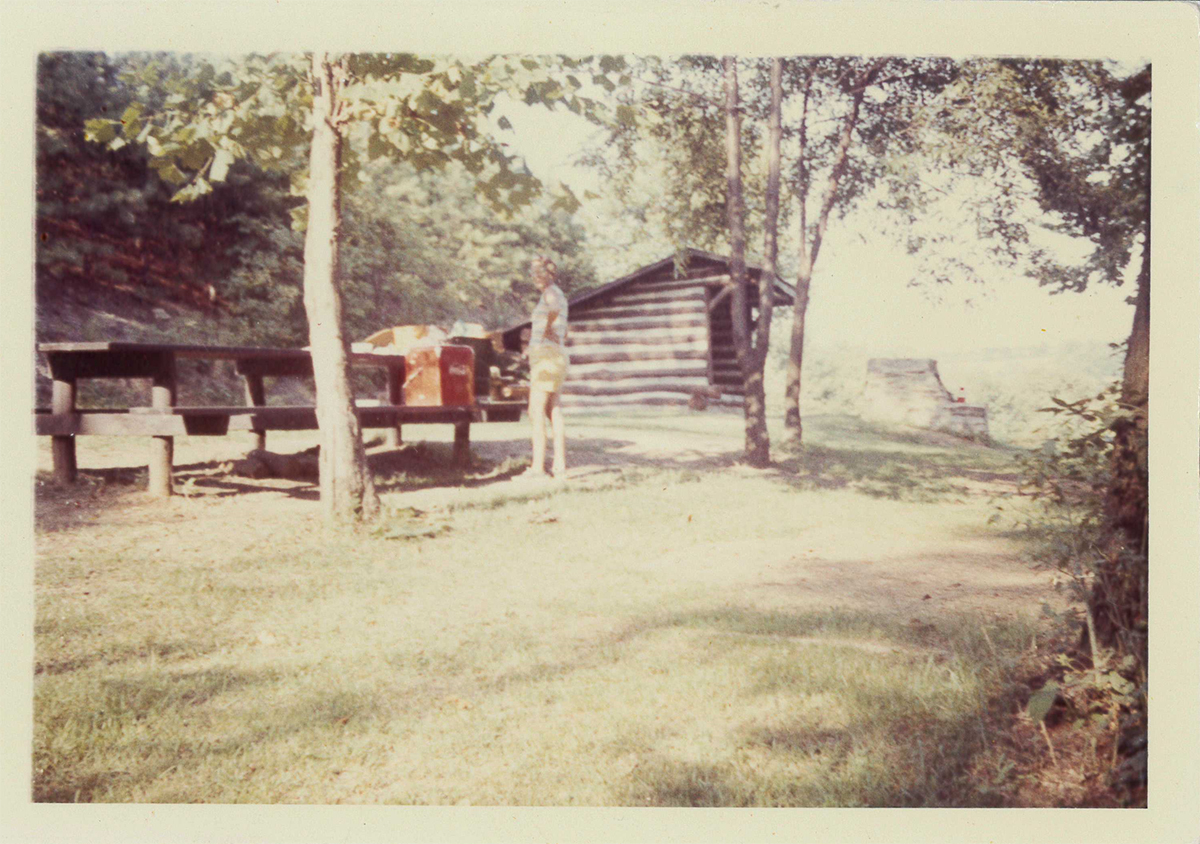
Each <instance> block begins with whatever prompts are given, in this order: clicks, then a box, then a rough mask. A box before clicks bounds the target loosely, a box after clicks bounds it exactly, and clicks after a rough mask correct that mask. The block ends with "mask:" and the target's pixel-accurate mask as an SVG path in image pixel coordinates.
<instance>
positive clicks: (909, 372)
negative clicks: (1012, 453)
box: [863, 358, 988, 439]
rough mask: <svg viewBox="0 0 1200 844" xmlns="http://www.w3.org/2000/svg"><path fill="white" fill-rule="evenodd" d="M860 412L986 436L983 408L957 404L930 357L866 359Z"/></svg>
mask: <svg viewBox="0 0 1200 844" xmlns="http://www.w3.org/2000/svg"><path fill="white" fill-rule="evenodd" d="M863 398H864V410H863V414H864V416H865V417H867V418H869V419H874V420H878V421H880V422H890V423H892V424H899V425H911V426H913V427H916V428H929V429H931V430H934V431H945V432H947V433H950V434H956V435H958V436H960V437H970V438H972V439H987V437H988V421H987V408H986V407H984V406H983V405H974V404H960V403H958V402H956V401H955V400H954V397H953V396H952V395H951V394H950V392H949V391H948V390H947V389H946V388H945V386H943V384H942V379H941V377H940V376H939V375H938V368H937V361H935V360H932V359H930V358H872V359H871V360H869V361H867V385H866V389H865V392H864V396H863Z"/></svg>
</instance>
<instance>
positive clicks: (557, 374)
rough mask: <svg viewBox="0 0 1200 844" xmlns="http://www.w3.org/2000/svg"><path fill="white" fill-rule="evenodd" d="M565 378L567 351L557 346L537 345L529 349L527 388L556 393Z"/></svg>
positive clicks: (560, 388)
mask: <svg viewBox="0 0 1200 844" xmlns="http://www.w3.org/2000/svg"><path fill="white" fill-rule="evenodd" d="M566 378H567V353H566V352H564V351H563V350H562V349H560V348H559V347H558V346H552V345H539V346H533V347H532V348H530V350H529V388H530V389H531V390H544V391H545V392H547V393H557V392H560V391H561V390H562V386H563V381H565V380H566Z"/></svg>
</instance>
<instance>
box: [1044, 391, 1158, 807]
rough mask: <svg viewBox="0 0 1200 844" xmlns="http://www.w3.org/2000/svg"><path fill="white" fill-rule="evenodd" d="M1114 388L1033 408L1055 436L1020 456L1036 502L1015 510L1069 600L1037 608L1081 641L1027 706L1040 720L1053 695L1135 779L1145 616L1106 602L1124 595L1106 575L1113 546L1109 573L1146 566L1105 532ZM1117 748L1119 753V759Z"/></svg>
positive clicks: (1117, 419) (1131, 784)
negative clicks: (1105, 738) (1099, 614)
mask: <svg viewBox="0 0 1200 844" xmlns="http://www.w3.org/2000/svg"><path fill="white" fill-rule="evenodd" d="M1119 390H1120V388H1119V385H1113V386H1112V387H1110V388H1109V389H1106V390H1103V391H1101V392H1099V393H1097V394H1096V395H1094V396H1089V397H1086V398H1083V399H1079V400H1076V401H1066V400H1064V399H1061V398H1054V399H1052V401H1053V405H1052V406H1050V407H1047V408H1043V409H1042V410H1043V412H1046V413H1050V414H1053V415H1054V416H1055V417H1057V421H1058V423H1059V424H1058V429H1059V436H1058V437H1056V438H1055V439H1053V440H1048V441H1047V442H1046V444H1045V445H1044V446H1043V447H1042V448H1041V449H1040V450H1036V451H1032V452H1030V453H1028V454H1027V455H1025V456H1024V457H1023V458H1022V463H1023V473H1022V474H1023V487H1024V488H1023V490H1022V491H1023V492H1025V493H1026V494H1028V495H1030V496H1031V497H1032V498H1033V500H1034V502H1035V505H1036V508H1035V509H1034V510H1033V511H1032V512H1031V513H1030V514H1028V515H1027V516H1026V517H1025V518H1024V525H1025V527H1026V528H1027V529H1029V530H1030V531H1031V532H1032V533H1034V534H1035V535H1036V537H1037V539H1038V542H1037V544H1036V548H1037V554H1036V560H1037V562H1039V563H1040V564H1042V565H1044V566H1047V567H1049V568H1051V569H1053V570H1054V571H1056V572H1057V573H1058V575H1059V577H1058V578H1057V580H1056V585H1057V586H1058V587H1059V588H1063V589H1067V590H1069V593H1070V595H1071V597H1072V599H1073V600H1074V604H1075V606H1076V607H1077V609H1074V610H1072V611H1070V612H1068V613H1067V614H1066V615H1065V616H1062V615H1060V614H1057V613H1054V612H1053V611H1052V610H1050V608H1049V607H1048V606H1043V611H1044V612H1046V613H1047V614H1048V615H1051V616H1055V617H1059V618H1060V619H1061V620H1063V621H1067V622H1069V621H1075V622H1076V623H1078V622H1079V621H1082V623H1083V625H1084V630H1085V636H1086V644H1087V647H1086V649H1082V648H1081V650H1080V652H1079V653H1078V654H1075V655H1069V654H1061V655H1060V656H1059V658H1058V663H1059V668H1060V669H1061V671H1062V677H1061V679H1060V680H1059V681H1057V682H1055V681H1050V682H1047V684H1046V685H1045V686H1043V688H1042V689H1040V690H1039V691H1037V692H1035V693H1034V695H1033V696H1032V698H1031V699H1030V701H1029V707H1028V710H1027V712H1028V714H1029V716H1030V717H1031V718H1032V719H1033V720H1034V721H1035V722H1042V721H1044V719H1045V718H1046V716H1047V714H1048V713H1049V712H1050V710H1051V706H1052V704H1053V703H1054V702H1055V701H1056V700H1057V699H1061V700H1062V701H1063V702H1064V703H1065V704H1066V715H1067V717H1068V718H1070V719H1071V720H1072V722H1073V723H1075V724H1079V722H1087V723H1088V724H1090V725H1091V726H1092V727H1093V728H1094V729H1097V730H1099V731H1101V732H1102V733H1111V761H1110V762H1109V766H1108V767H1109V773H1110V775H1111V776H1112V782H1113V784H1114V786H1118V787H1121V788H1137V787H1139V786H1142V785H1144V784H1145V780H1146V742H1145V735H1146V687H1147V676H1146V633H1147V623H1146V622H1147V619H1146V613H1145V610H1144V605H1143V607H1142V608H1140V609H1139V608H1129V607H1125V606H1121V607H1114V608H1111V609H1110V608H1109V607H1108V606H1107V605H1108V604H1118V603H1123V602H1124V599H1125V595H1124V593H1123V592H1121V591H1119V588H1118V586H1117V585H1114V584H1113V583H1111V579H1112V577H1113V571H1114V555H1116V560H1115V562H1116V566H1115V570H1116V571H1118V572H1135V573H1136V572H1138V571H1140V572H1145V570H1146V560H1145V554H1144V551H1137V552H1135V551H1132V550H1130V549H1128V548H1127V547H1124V546H1123V545H1118V544H1117V543H1115V542H1114V541H1113V533H1114V530H1115V528H1114V527H1113V525H1112V520H1111V518H1110V514H1109V508H1108V502H1107V498H1106V491H1107V490H1108V488H1109V486H1110V481H1111V472H1112V452H1113V443H1114V440H1115V438H1116V434H1115V433H1114V432H1115V431H1116V429H1118V428H1119V427H1120V426H1121V425H1122V424H1125V423H1126V421H1127V419H1128V416H1129V412H1130V411H1129V409H1128V408H1125V407H1123V406H1122V405H1121V404H1120V403H1119V402H1118V401H1117V400H1116V397H1117V396H1118V395H1119ZM1114 548H1116V549H1117V550H1115V551H1114ZM1143 577H1144V575H1143ZM1142 594H1143V595H1144V588H1143V590H1142ZM1143 601H1144V598H1143ZM1098 607H1099V608H1101V609H1104V610H1105V611H1106V613H1107V616H1108V618H1109V619H1118V620H1119V621H1120V624H1121V626H1120V629H1118V630H1117V631H1116V635H1115V636H1112V637H1106V636H1103V635H1101V634H1099V633H1098V631H1097V623H1096V611H1097V608H1098ZM1118 610H1119V611H1118ZM1047 741H1049V737H1048V736H1047ZM1122 756H1123V757H1124V762H1119V758H1120V757H1122Z"/></svg>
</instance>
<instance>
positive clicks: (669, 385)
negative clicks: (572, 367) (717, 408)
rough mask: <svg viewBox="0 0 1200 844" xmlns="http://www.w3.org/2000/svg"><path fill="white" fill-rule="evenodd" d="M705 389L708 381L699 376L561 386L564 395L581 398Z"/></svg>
mask: <svg viewBox="0 0 1200 844" xmlns="http://www.w3.org/2000/svg"><path fill="white" fill-rule="evenodd" d="M706 389H709V383H708V379H707V378H704V377H701V376H695V377H690V378H688V377H685V378H662V377H648V378H626V379H624V380H621V381H568V382H567V383H566V384H564V385H563V392H564V393H567V394H571V395H582V396H616V395H625V394H628V393H644V392H647V391H651V392H668V393H686V394H687V395H691V394H692V393H695V392H697V391H699V390H706Z"/></svg>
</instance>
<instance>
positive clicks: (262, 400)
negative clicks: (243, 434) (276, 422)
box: [242, 375, 267, 451]
mask: <svg viewBox="0 0 1200 844" xmlns="http://www.w3.org/2000/svg"><path fill="white" fill-rule="evenodd" d="M242 377H243V378H244V379H245V382H246V404H248V405H251V406H253V407H263V406H264V405H266V403H267V391H266V390H265V389H264V388H263V377H262V376H261V375H244V376H242ZM253 433H254V447H255V448H256V449H259V450H260V451H265V450H266V448H267V432H266V431H260V430H258V429H257V428H256V429H254V431H253Z"/></svg>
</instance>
